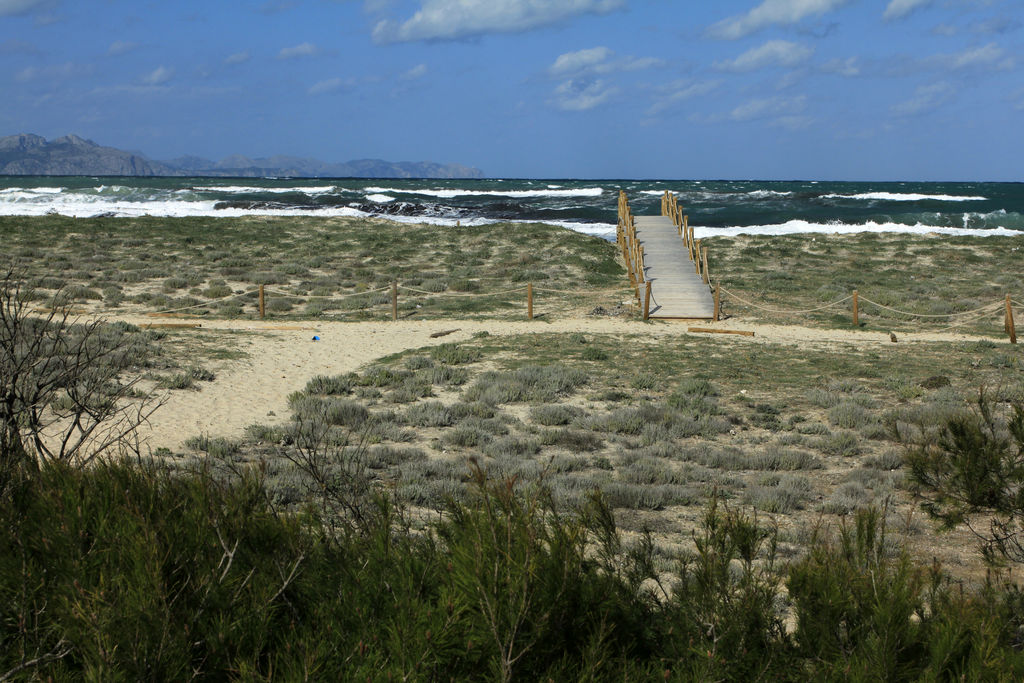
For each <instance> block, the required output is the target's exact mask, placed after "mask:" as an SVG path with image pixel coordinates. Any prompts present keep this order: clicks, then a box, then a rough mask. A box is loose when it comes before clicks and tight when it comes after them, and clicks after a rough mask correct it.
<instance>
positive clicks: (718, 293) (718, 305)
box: [715, 282, 722, 323]
mask: <svg viewBox="0 0 1024 683" xmlns="http://www.w3.org/2000/svg"><path fill="white" fill-rule="evenodd" d="M721 312H722V283H721V282H716V283H715V322H716V323H717V322H718V320H719V315H720V313H721Z"/></svg>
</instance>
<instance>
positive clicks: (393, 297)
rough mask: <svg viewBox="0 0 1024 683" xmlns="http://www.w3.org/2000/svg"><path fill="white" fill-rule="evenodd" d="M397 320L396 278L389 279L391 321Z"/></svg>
mask: <svg viewBox="0 0 1024 683" xmlns="http://www.w3.org/2000/svg"><path fill="white" fill-rule="evenodd" d="M396 320H398V280H392V281H391V321H392V322H394V321H396Z"/></svg>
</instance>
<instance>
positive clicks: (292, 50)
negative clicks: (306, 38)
mask: <svg viewBox="0 0 1024 683" xmlns="http://www.w3.org/2000/svg"><path fill="white" fill-rule="evenodd" d="M317 52H318V49H317V46H316V45H314V44H313V43H301V44H299V45H296V46H294V47H283V48H281V51H280V52H278V53H277V58H278V59H294V58H296V57H310V56H312V55H315V54H316V53H317Z"/></svg>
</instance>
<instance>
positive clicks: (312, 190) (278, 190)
mask: <svg viewBox="0 0 1024 683" xmlns="http://www.w3.org/2000/svg"><path fill="white" fill-rule="evenodd" d="M335 189H336V188H335V186H334V185H318V186H315V187H301V186H297V187H248V186H244V185H212V186H209V187H193V188H192V191H193V192H228V193H231V194H264V193H267V194H288V193H301V194H324V193H325V192H333V191H334V190H335Z"/></svg>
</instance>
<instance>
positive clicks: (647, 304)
mask: <svg viewBox="0 0 1024 683" xmlns="http://www.w3.org/2000/svg"><path fill="white" fill-rule="evenodd" d="M650 313H651V281H650V280H648V281H647V287H646V289H645V291H644V320H647V318H648V317H650Z"/></svg>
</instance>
